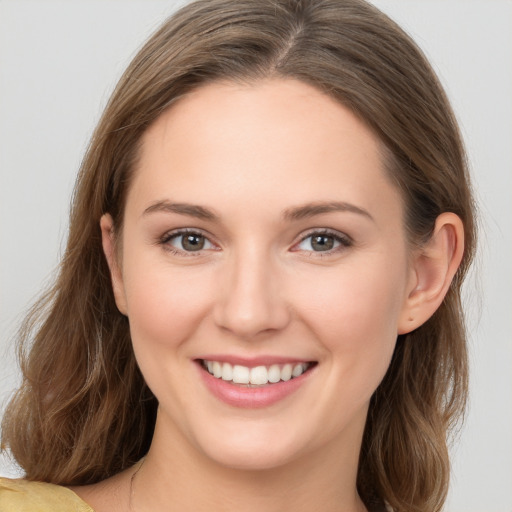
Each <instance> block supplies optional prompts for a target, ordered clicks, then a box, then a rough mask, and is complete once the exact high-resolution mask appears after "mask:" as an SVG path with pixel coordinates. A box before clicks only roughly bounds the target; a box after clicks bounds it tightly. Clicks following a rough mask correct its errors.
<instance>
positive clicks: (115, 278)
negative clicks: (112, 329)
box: [100, 213, 127, 315]
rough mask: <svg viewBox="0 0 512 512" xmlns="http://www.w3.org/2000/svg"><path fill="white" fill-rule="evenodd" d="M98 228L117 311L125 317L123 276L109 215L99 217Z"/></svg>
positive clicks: (112, 222) (112, 224) (112, 223)
mask: <svg viewBox="0 0 512 512" xmlns="http://www.w3.org/2000/svg"><path fill="white" fill-rule="evenodd" d="M100 228H101V241H102V245H103V252H104V253H105V258H106V259H107V264H108V267H109V269H110V277H111V279H112V289H113V291H114V297H115V300H116V305H117V308H118V309H119V311H120V312H121V313H122V314H123V315H126V314H127V308H126V297H125V293H124V285H123V276H122V272H121V269H120V268H119V263H118V260H117V255H116V250H115V241H114V221H113V220H112V216H111V215H110V214H108V213H106V214H104V215H103V216H102V217H101V220H100Z"/></svg>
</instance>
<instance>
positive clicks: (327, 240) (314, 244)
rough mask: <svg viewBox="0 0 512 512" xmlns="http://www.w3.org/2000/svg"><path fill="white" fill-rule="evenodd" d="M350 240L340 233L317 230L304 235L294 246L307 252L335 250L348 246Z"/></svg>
mask: <svg viewBox="0 0 512 512" xmlns="http://www.w3.org/2000/svg"><path fill="white" fill-rule="evenodd" d="M351 243H352V242H351V240H350V239H349V238H348V237H347V236H344V235H342V234H341V233H340V234H338V233H332V232H330V231H318V232H313V233H310V234H309V235H307V236H305V237H304V238H303V239H302V240H301V241H300V242H299V243H298V244H297V245H296V246H295V248H294V250H298V251H308V252H336V251H337V250H338V249H340V248H343V247H349V246H350V245H351Z"/></svg>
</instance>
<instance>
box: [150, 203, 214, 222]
mask: <svg viewBox="0 0 512 512" xmlns="http://www.w3.org/2000/svg"><path fill="white" fill-rule="evenodd" d="M155 212H164V213H179V214H181V215H188V216H189V217H196V218H198V219H203V220H211V221H216V220H219V217H218V215H216V214H215V213H213V212H212V210H209V209H208V208H205V207H204V206H199V205H195V204H189V203H171V202H170V201H157V202H156V203H153V204H152V205H150V206H148V207H147V208H146V209H145V210H144V212H143V214H142V215H147V214H149V213H155Z"/></svg>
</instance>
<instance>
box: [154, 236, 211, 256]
mask: <svg viewBox="0 0 512 512" xmlns="http://www.w3.org/2000/svg"><path fill="white" fill-rule="evenodd" d="M162 243H164V244H168V245H170V246H171V247H173V248H174V249H177V250H178V251H182V252H199V251H202V250H203V249H212V248H213V247H214V246H213V244H212V243H211V242H210V241H209V240H208V238H206V237H205V236H204V235H202V234H201V233H194V232H188V231H187V232H181V233H174V234H172V235H170V236H168V237H166V238H164V240H162Z"/></svg>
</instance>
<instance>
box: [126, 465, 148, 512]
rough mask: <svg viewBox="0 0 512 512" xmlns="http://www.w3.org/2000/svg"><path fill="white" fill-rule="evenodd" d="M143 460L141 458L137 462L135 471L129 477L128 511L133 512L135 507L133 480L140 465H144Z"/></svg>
mask: <svg viewBox="0 0 512 512" xmlns="http://www.w3.org/2000/svg"><path fill="white" fill-rule="evenodd" d="M144 460H145V458H143V459H141V461H140V462H139V463H138V467H137V468H136V469H135V471H134V472H133V473H132V476H131V477H130V495H129V497H128V510H129V512H135V508H134V506H133V497H134V495H135V490H134V486H133V482H134V480H135V477H136V476H137V473H138V472H139V471H140V470H141V468H142V466H143V465H144Z"/></svg>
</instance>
